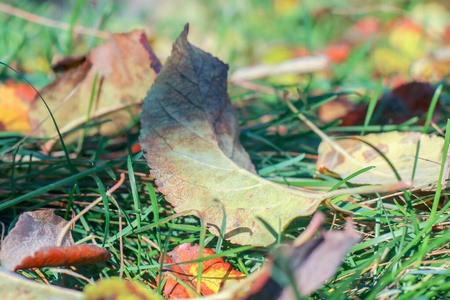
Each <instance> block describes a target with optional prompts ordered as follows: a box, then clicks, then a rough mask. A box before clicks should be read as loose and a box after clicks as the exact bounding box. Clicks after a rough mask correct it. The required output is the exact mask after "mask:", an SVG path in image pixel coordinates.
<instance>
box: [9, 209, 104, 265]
mask: <svg viewBox="0 0 450 300" xmlns="http://www.w3.org/2000/svg"><path fill="white" fill-rule="evenodd" d="M66 224H67V221H66V220H64V219H63V218H61V217H59V216H57V215H55V213H54V211H53V210H51V209H47V210H40V211H34V212H26V213H24V214H23V215H21V216H20V217H19V220H18V221H17V223H16V225H15V226H14V228H13V229H12V230H11V231H10V232H9V234H8V236H7V237H6V238H5V240H4V241H3V243H2V249H1V251H0V258H1V261H2V265H3V266H4V267H5V268H7V269H8V270H12V271H17V270H19V269H26V268H33V267H37V268H38V267H50V266H51V267H55V266H74V265H83V264H93V263H98V262H103V261H106V260H108V259H110V258H111V254H109V252H108V251H107V250H106V249H105V248H100V247H97V246H94V245H77V246H75V243H74V241H73V238H72V235H71V233H70V231H69V232H67V233H66V234H65V236H64V238H63V240H62V244H61V246H60V247H58V246H57V245H56V244H57V241H58V237H59V235H60V233H61V231H62V229H63V228H64V226H65V225H66Z"/></svg>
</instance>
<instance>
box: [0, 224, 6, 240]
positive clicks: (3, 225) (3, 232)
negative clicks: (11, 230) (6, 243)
mask: <svg viewBox="0 0 450 300" xmlns="http://www.w3.org/2000/svg"><path fill="white" fill-rule="evenodd" d="M0 224H1V225H2V237H1V239H0V243H1V244H2V245H3V238H4V237H5V223H3V222H2V221H0Z"/></svg>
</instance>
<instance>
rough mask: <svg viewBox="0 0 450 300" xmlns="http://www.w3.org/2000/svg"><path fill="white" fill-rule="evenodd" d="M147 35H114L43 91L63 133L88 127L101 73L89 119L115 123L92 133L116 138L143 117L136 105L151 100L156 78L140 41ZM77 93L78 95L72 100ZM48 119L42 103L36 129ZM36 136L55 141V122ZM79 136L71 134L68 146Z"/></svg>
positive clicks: (35, 111) (34, 113) (36, 108)
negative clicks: (95, 82) (150, 93)
mask: <svg viewBox="0 0 450 300" xmlns="http://www.w3.org/2000/svg"><path fill="white" fill-rule="evenodd" d="M142 34H143V33H142V32H141V31H133V32H130V33H125V34H112V35H111V39H110V41H109V42H107V43H105V44H102V45H100V46H98V47H96V48H94V49H92V51H91V52H90V53H89V54H87V56H86V61H84V62H83V63H82V64H81V65H79V66H78V67H76V68H72V69H69V70H68V71H66V72H63V73H62V74H61V75H60V76H59V77H58V78H57V79H55V81H53V82H52V83H51V84H49V85H47V86H46V87H44V88H43V89H42V91H41V94H42V97H43V98H44V99H45V100H46V102H47V104H48V105H49V107H50V109H51V110H52V112H53V115H54V117H55V119H56V122H57V124H58V126H59V128H60V130H61V132H65V131H68V130H71V129H73V128H74V127H76V126H80V125H84V123H85V122H86V120H87V118H88V110H89V107H90V104H91V98H92V97H91V94H92V89H93V86H94V79H95V78H96V74H98V82H97V84H96V91H95V93H94V94H93V99H92V101H93V102H92V111H91V114H90V116H89V119H90V122H91V123H92V122H100V121H102V120H110V121H109V122H106V123H103V124H101V125H99V126H96V127H94V128H92V129H91V130H90V134H96V133H100V134H102V135H106V136H110V135H113V134H115V133H117V132H120V131H122V130H123V128H125V127H126V125H128V124H129V123H130V121H131V120H132V118H133V117H137V116H138V114H139V109H138V107H136V105H137V104H139V103H140V102H141V100H142V99H143V98H144V97H145V95H146V92H147V90H148V89H149V87H150V85H151V84H152V82H153V80H154V78H155V72H154V71H153V70H152V69H151V67H150V59H149V53H148V52H147V50H146V49H145V47H144V46H143V45H142V44H141V42H140V38H141V35H142ZM71 93H73V95H71V96H69V95H70V94H71ZM66 98H67V99H66ZM63 100H65V102H63ZM130 112H131V114H130ZM48 115H49V114H48V111H47V109H46V108H45V105H44V103H42V101H41V100H40V99H38V98H37V99H36V100H35V101H34V102H33V103H32V106H31V109H30V112H29V118H30V124H31V127H32V128H34V127H36V126H38V124H39V123H40V122H41V121H42V120H43V119H44V118H45V117H47V116H48ZM35 135H37V136H39V137H53V136H55V135H56V130H55V126H54V124H53V122H52V121H51V119H47V120H46V121H45V122H44V123H43V124H42V126H41V127H40V128H39V129H38V130H37V131H36V132H35ZM77 136H78V135H76V134H72V135H69V136H68V137H67V141H68V142H70V141H73V140H74V139H76V138H77Z"/></svg>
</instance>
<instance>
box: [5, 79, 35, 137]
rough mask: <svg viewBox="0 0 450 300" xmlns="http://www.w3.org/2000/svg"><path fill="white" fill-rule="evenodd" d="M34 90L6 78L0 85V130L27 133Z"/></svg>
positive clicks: (29, 128)
mask: <svg viewBox="0 0 450 300" xmlns="http://www.w3.org/2000/svg"><path fill="white" fill-rule="evenodd" d="M35 96H36V91H35V90H34V89H33V88H32V87H30V86H29V85H27V84H24V83H15V82H13V81H12V80H7V81H6V82H5V84H4V85H0V131H12V132H22V133H28V132H30V130H31V127H30V123H29V122H28V111H29V107H30V104H29V103H30V102H31V101H32V99H34V97H35Z"/></svg>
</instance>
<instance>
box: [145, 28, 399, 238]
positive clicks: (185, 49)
mask: <svg viewBox="0 0 450 300" xmlns="http://www.w3.org/2000/svg"><path fill="white" fill-rule="evenodd" d="M187 34H188V29H187V27H186V28H185V30H184V31H183V32H182V34H181V36H180V37H179V38H178V39H177V41H176V42H175V44H174V46H173V52H172V55H171V56H170V57H169V58H168V60H167V62H166V64H165V65H164V67H163V68H162V70H161V72H160V73H159V75H158V77H157V79H156V81H155V83H154V84H153V85H152V88H151V90H150V92H149V94H148V97H147V98H146V99H145V101H144V107H143V113H142V120H141V122H142V130H141V136H140V141H141V145H142V147H143V149H144V150H145V151H146V154H145V157H146V158H147V161H148V163H149V166H150V168H151V174H152V175H153V176H154V177H155V178H156V184H157V185H158V187H159V190H160V191H161V192H162V193H163V194H164V195H165V196H166V199H167V200H168V201H169V202H170V203H171V204H172V205H174V206H175V210H176V211H177V212H180V211H187V210H197V211H199V212H200V213H201V215H202V217H203V219H204V220H205V221H206V222H207V223H209V224H210V225H211V226H212V227H211V228H210V229H211V231H212V232H214V233H215V234H217V229H218V228H220V227H221V224H222V218H223V213H224V212H223V210H222V205H223V207H224V209H225V214H226V230H225V232H224V234H225V237H226V238H230V240H231V242H233V243H239V244H254V245H268V244H270V243H272V242H274V241H275V238H274V237H273V236H272V235H271V234H270V233H269V231H268V230H267V228H266V227H265V226H264V225H263V224H262V223H261V222H260V221H258V220H257V218H256V217H258V216H259V217H261V218H263V219H264V220H265V221H266V222H267V223H268V224H270V225H271V226H272V227H273V228H274V229H275V230H277V231H281V230H282V229H283V228H285V227H286V226H287V225H288V224H289V222H290V221H291V220H292V219H294V218H296V217H298V216H305V215H311V214H312V213H313V212H314V211H315V210H316V209H317V207H318V206H319V205H320V203H321V202H322V201H323V200H324V199H326V198H329V197H333V196H336V195H338V194H351V193H358V192H364V191H366V192H373V191H374V190H377V189H379V190H380V191H382V190H383V188H370V187H369V189H364V188H363V190H347V191H335V192H333V193H312V192H311V193H309V192H302V191H299V190H295V189H291V188H287V187H285V186H282V185H278V184H276V183H273V182H270V181H268V180H265V179H264V178H261V177H259V176H258V175H256V174H255V173H256V172H255V169H254V167H253V165H252V163H251V161H250V159H249V156H248V154H247V153H246V152H245V150H244V149H243V147H242V145H241V144H240V142H239V127H238V122H237V117H236V114H235V112H234V110H233V107H232V105H231V102H230V99H229V97H228V95H227V70H228V67H227V65H225V64H224V63H222V62H221V61H220V60H219V59H217V58H215V57H213V56H211V55H210V54H208V53H205V52H203V51H202V50H200V49H198V48H196V47H194V46H192V45H191V44H189V43H188V41H187ZM385 188H386V187H384V189H385ZM391 188H392V187H391ZM397 188H399V186H397Z"/></svg>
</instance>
